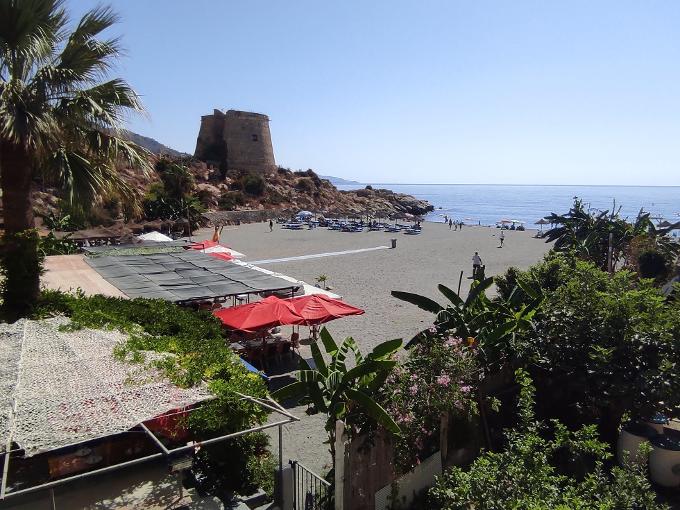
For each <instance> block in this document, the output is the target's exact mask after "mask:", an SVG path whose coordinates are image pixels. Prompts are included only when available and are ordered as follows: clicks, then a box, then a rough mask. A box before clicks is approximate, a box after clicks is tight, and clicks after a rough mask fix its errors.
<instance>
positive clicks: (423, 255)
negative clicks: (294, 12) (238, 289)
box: [194, 223, 549, 472]
mask: <svg viewBox="0 0 680 510" xmlns="http://www.w3.org/2000/svg"><path fill="white" fill-rule="evenodd" d="M499 233H500V230H498V229H495V228H490V227H478V226H464V227H463V229H462V230H459V231H453V230H449V227H448V225H444V224H443V223H425V224H424V227H423V232H422V234H421V235H418V236H409V235H404V234H402V233H398V234H393V233H386V232H362V233H349V232H338V231H329V230H327V229H325V228H318V229H314V230H307V229H305V230H301V231H291V230H285V229H282V228H281V226H280V225H274V231H273V232H269V226H268V224H265V223H257V224H248V225H240V226H238V227H225V228H224V230H223V232H222V236H221V242H222V243H223V244H226V245H228V246H230V247H232V248H234V249H235V250H238V251H240V252H242V253H244V254H245V255H246V257H245V258H244V259H243V260H245V261H246V262H255V263H257V264H258V265H260V266H261V267H264V268H266V269H269V270H272V271H277V272H280V273H283V274H286V275H289V276H292V277H294V278H297V279H301V280H305V281H306V282H307V283H310V284H314V283H315V280H316V277H317V276H319V275H321V274H325V275H327V277H328V281H327V285H328V286H329V287H330V288H332V291H333V292H335V293H337V294H340V295H341V296H342V297H343V299H344V300H345V301H347V302H348V303H350V304H352V305H355V306H358V307H361V308H363V309H364V310H365V311H366V313H365V314H364V315H362V316H357V317H349V318H346V319H342V320H336V321H333V322H331V323H328V324H327V327H328V329H329V331H330V332H331V333H332V334H333V336H334V337H335V338H336V340H342V339H343V338H345V337H346V336H352V337H353V338H354V339H355V340H356V341H357V342H358V344H359V346H360V347H361V349H362V351H364V352H369V351H370V350H371V349H372V348H373V347H374V346H375V345H377V344H378V343H380V342H382V341H384V340H389V339H392V338H403V339H404V340H405V341H406V340H408V339H410V338H411V337H412V336H413V335H415V334H416V333H418V332H419V331H421V330H422V329H424V328H425V327H427V326H428V325H429V324H431V321H432V316H431V314H429V313H427V312H425V311H422V310H420V309H418V308H417V307H415V306H412V305H410V304H408V303H404V302H401V301H399V300H397V299H395V298H393V297H392V296H391V295H390V291H392V290H403V291H408V292H415V293H419V294H424V295H427V296H429V297H432V298H433V299H435V300H438V301H440V302H442V303H443V302H445V300H444V298H443V296H441V294H439V292H438V290H437V284H438V283H443V284H445V285H447V286H449V287H451V288H453V289H456V288H457V287H458V281H459V277H460V272H461V271H463V272H464V275H463V280H462V285H461V294H462V295H466V294H467V291H468V289H469V286H470V282H471V280H470V279H469V277H470V276H471V275H472V262H471V258H472V255H473V254H474V252H475V251H478V252H479V254H480V256H481V257H482V260H483V262H484V264H485V265H486V275H487V276H492V275H496V274H500V273H502V272H504V271H505V270H506V269H507V268H508V267H510V266H516V267H520V268H526V267H528V266H530V265H532V264H533V263H535V262H537V261H538V260H540V259H541V258H542V257H543V254H544V253H546V252H547V251H548V249H549V245H547V244H546V243H545V242H544V241H542V240H540V239H536V238H534V237H533V236H534V235H535V231H533V230H527V231H524V232H518V231H505V242H504V245H503V248H499V247H498V246H499V239H498V235H499ZM211 235H212V231H211V230H208V229H203V230H201V231H199V232H197V234H196V235H195V236H194V239H199V240H202V239H206V238H209V237H210V236H211ZM392 238H395V239H397V248H396V249H387V247H388V246H389V245H390V240H391V239H392ZM378 247H385V248H381V249H373V248H378ZM369 249H370V250H369ZM353 250H367V251H360V252H352V251H353ZM347 251H349V253H344V254H339V255H331V256H323V257H317V258H299V259H294V260H286V261H276V259H283V258H291V257H306V256H309V255H317V254H325V253H336V252H347ZM301 333H302V336H303V338H304V336H305V335H304V333H305V328H302V331H301ZM302 354H303V356H305V357H309V356H310V355H309V350H308V348H307V349H304V347H303V350H302ZM288 381H290V379H289V376H288V375H285V374H277V375H276V376H274V377H273V380H272V385H273V386H274V387H277V386H278V385H280V384H283V383H286V382H288ZM292 411H293V413H294V414H296V415H297V416H299V417H301V418H302V421H301V422H299V423H295V424H293V425H290V426H288V427H286V430H285V431H284V459H297V460H299V461H300V462H302V463H303V464H305V465H307V466H309V467H310V468H312V469H313V470H315V471H317V472H322V471H323V470H324V469H325V468H327V466H328V464H329V462H330V457H329V455H328V453H327V451H328V450H327V445H324V444H323V443H322V442H323V440H324V439H325V432H324V430H323V422H324V417H323V416H319V415H317V416H307V415H306V414H305V412H304V411H305V408H304V407H298V408H293V409H292ZM277 441H278V439H277V436H276V432H275V431H273V432H272V448H273V449H276V448H278V443H277Z"/></svg>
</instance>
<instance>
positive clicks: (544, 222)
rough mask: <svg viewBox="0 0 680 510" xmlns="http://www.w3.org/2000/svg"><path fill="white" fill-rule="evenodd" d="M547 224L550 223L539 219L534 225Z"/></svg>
mask: <svg viewBox="0 0 680 510" xmlns="http://www.w3.org/2000/svg"><path fill="white" fill-rule="evenodd" d="M549 223H550V222H549V221H548V220H546V219H545V218H541V219H540V220H538V221H537V222H536V225H547V224H549Z"/></svg>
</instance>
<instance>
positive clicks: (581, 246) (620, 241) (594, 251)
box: [543, 197, 680, 271]
mask: <svg viewBox="0 0 680 510" xmlns="http://www.w3.org/2000/svg"><path fill="white" fill-rule="evenodd" d="M620 211H621V207H619V208H618V209H617V208H616V206H615V205H614V207H613V208H612V211H611V212H609V211H599V212H597V213H591V212H590V210H588V209H586V207H585V205H584V204H583V200H581V199H579V198H578V197H574V205H573V206H572V207H571V209H570V210H569V212H568V213H566V214H559V215H558V214H555V213H552V214H551V215H550V216H546V218H545V219H546V220H547V221H549V222H550V223H551V224H554V225H555V227H554V228H552V229H550V230H548V231H547V232H546V233H545V235H544V236H543V238H544V239H545V241H546V242H547V243H551V242H552V243H554V245H553V249H554V250H556V251H565V252H566V251H571V252H574V253H575V254H576V255H577V256H578V257H579V258H582V259H584V260H588V261H590V262H592V263H593V264H595V265H596V266H598V267H599V268H600V269H602V270H604V271H606V270H607V267H608V258H609V238H610V234H611V242H612V246H611V249H612V262H613V265H614V266H616V265H617V263H619V262H620V261H621V259H622V258H623V257H625V255H626V251H627V250H628V249H629V247H630V244H631V242H632V241H633V239H635V238H646V239H648V240H649V241H650V243H651V244H653V245H654V246H656V248H657V249H658V251H659V252H660V253H661V254H662V255H663V256H664V257H665V258H667V259H668V260H669V261H674V260H675V259H676V258H677V256H678V254H679V253H680V245H679V244H678V243H676V242H675V241H673V239H671V238H670V237H669V236H668V233H669V232H671V231H672V230H673V229H676V228H679V227H680V222H679V223H675V224H673V225H670V224H669V225H668V226H666V227H665V228H658V227H656V226H655V225H654V223H653V222H652V220H651V217H650V214H649V213H648V212H645V211H643V210H640V212H639V213H638V215H637V217H636V218H635V221H634V222H633V223H630V222H628V221H626V220H625V219H624V218H621V216H620Z"/></svg>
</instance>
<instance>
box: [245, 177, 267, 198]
mask: <svg viewBox="0 0 680 510" xmlns="http://www.w3.org/2000/svg"><path fill="white" fill-rule="evenodd" d="M241 183H242V186H243V191H245V192H246V193H248V194H249V195H252V196H254V197H259V196H261V195H262V194H263V193H264V190H265V187H266V186H267V183H266V182H265V180H264V178H263V177H262V176H261V175H259V174H256V173H254V172H250V173H247V174H246V175H244V176H243V177H242V178H241Z"/></svg>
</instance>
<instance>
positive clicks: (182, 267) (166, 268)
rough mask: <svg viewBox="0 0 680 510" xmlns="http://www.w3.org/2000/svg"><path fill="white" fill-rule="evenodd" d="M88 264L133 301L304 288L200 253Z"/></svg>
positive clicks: (119, 258)
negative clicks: (139, 298)
mask: <svg viewBox="0 0 680 510" xmlns="http://www.w3.org/2000/svg"><path fill="white" fill-rule="evenodd" d="M86 262H87V263H88V264H89V265H90V266H91V267H92V268H93V269H94V270H95V271H97V273H99V274H100V275H101V276H102V278H104V279H105V280H106V281H107V282H109V283H111V284H112V285H113V286H115V287H116V288H117V289H119V290H120V291H122V292H124V293H125V294H126V295H127V296H129V297H131V298H136V297H143V298H158V299H166V300H168V301H173V302H183V301H191V300H199V299H211V298H220V297H227V296H235V295H239V294H253V293H263V292H273V291H290V292H291V293H293V292H295V291H297V290H298V289H299V288H300V287H301V286H302V284H300V283H299V282H297V283H294V282H291V281H289V280H285V279H283V278H279V277H277V276H273V275H271V274H267V273H265V272H263V271H258V270H256V269H254V268H252V267H248V266H246V265H239V264H233V263H231V262H225V261H223V260H219V259H215V258H213V257H210V256H209V255H206V254H204V253H200V252H197V251H185V252H181V253H160V254H154V255H127V256H117V257H97V258H91V259H86Z"/></svg>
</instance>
